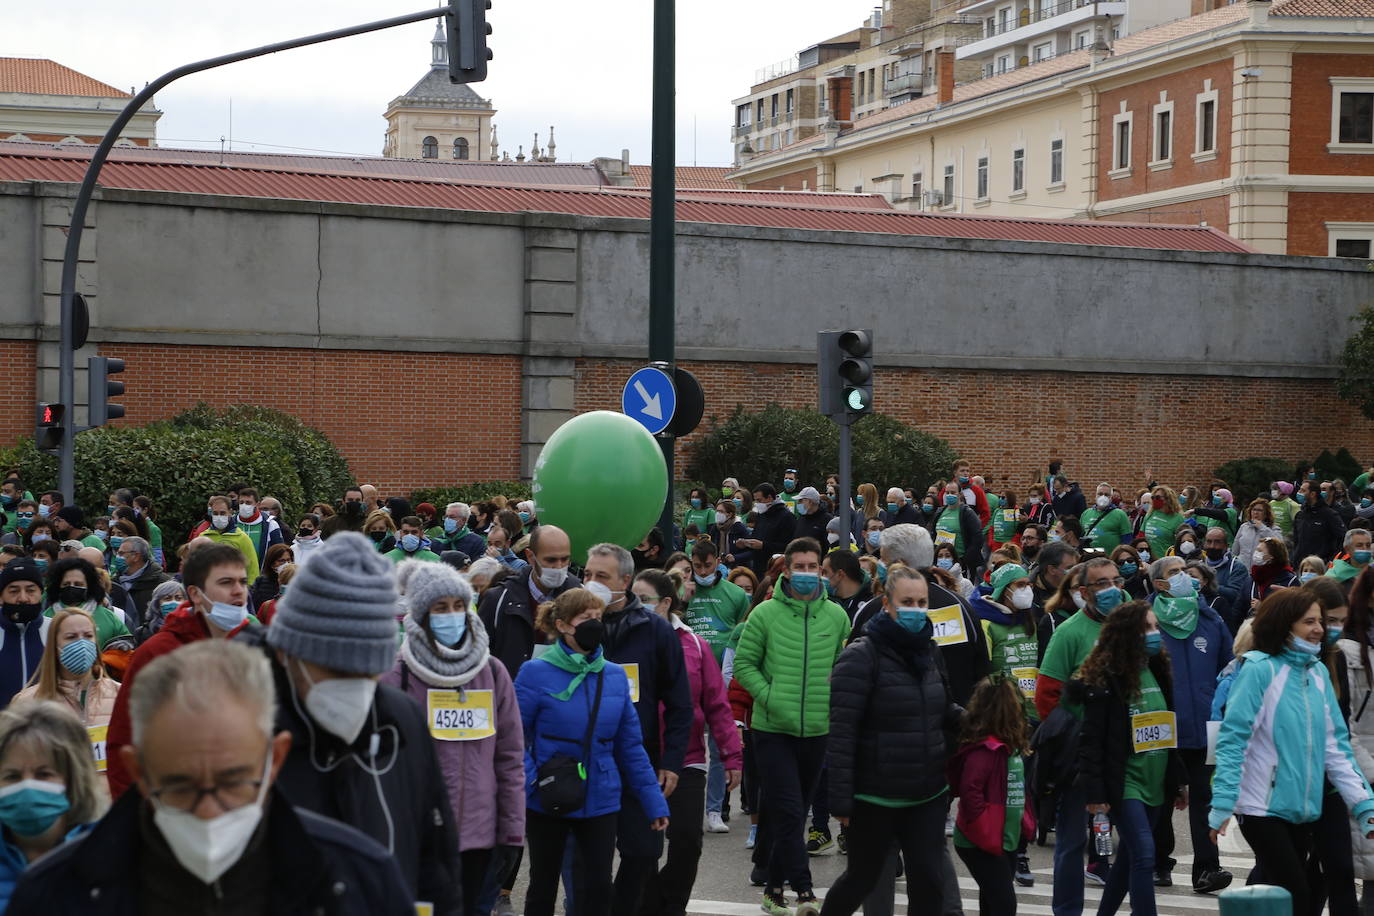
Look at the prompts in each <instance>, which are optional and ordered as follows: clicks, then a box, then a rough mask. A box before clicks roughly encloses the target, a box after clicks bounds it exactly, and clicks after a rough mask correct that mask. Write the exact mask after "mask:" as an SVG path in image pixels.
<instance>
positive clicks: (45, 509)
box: [38, 503, 52, 518]
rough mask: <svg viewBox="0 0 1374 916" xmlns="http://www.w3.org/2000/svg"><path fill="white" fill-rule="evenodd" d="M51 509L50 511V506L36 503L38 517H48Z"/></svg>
mask: <svg viewBox="0 0 1374 916" xmlns="http://www.w3.org/2000/svg"><path fill="white" fill-rule="evenodd" d="M51 511H52V506H45V505H43V504H42V503H39V505H38V515H39V517H40V518H47V517H48V513H49V512H51Z"/></svg>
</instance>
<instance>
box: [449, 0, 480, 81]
mask: <svg viewBox="0 0 1374 916" xmlns="http://www.w3.org/2000/svg"><path fill="white" fill-rule="evenodd" d="M489 9H491V0H448V13H447V14H446V15H445V16H444V25H445V26H446V27H447V28H448V79H449V82H451V83H480V82H482V80H484V79H486V78H487V61H489V60H491V49H489V48H488V47H487V36H488V35H490V34H491V26H489V25H487V10H489Z"/></svg>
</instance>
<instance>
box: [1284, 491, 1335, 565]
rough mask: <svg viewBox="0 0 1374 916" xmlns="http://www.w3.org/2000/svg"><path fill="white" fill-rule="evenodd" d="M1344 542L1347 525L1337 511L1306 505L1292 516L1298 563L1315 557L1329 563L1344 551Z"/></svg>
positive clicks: (1319, 504) (1309, 503)
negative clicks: (1342, 547) (1342, 546)
mask: <svg viewBox="0 0 1374 916" xmlns="http://www.w3.org/2000/svg"><path fill="white" fill-rule="evenodd" d="M1344 538H1345V522H1343V521H1341V517H1340V515H1339V514H1337V512H1336V510H1335V509H1332V508H1331V507H1330V506H1328V505H1327V504H1326V503H1324V502H1322V503H1314V502H1312V501H1311V500H1310V499H1309V500H1308V502H1307V504H1306V505H1304V506H1303V507H1302V508H1301V509H1299V510H1298V512H1297V514H1296V515H1294V516H1293V553H1292V556H1294V557H1296V558H1297V559H1296V560H1295V562H1298V561H1301V560H1303V559H1306V558H1307V557H1310V556H1312V555H1313V554H1315V555H1317V556H1319V557H1321V558H1322V560H1323V561H1325V562H1327V563H1330V562H1331V559H1332V558H1333V557H1334V556H1336V553H1337V551H1339V550H1340V549H1341V544H1342V543H1343V541H1344Z"/></svg>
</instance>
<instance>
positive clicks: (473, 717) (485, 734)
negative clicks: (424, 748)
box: [426, 690, 496, 741]
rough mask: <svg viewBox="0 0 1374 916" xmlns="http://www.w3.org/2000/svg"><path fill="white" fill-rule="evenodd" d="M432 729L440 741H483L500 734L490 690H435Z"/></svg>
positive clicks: (431, 698)
mask: <svg viewBox="0 0 1374 916" xmlns="http://www.w3.org/2000/svg"><path fill="white" fill-rule="evenodd" d="M426 705H427V708H428V710H429V733H430V735H432V736H433V737H434V738H435V740H438V741H480V740H482V739H483V738H490V737H491V736H492V735H494V734H496V716H495V714H494V712H493V709H492V692H491V691H490V690H468V691H464V693H462V694H460V693H459V692H458V691H457V690H431V691H429V695H428V699H427V701H426Z"/></svg>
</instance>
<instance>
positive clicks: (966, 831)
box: [945, 737, 1035, 856]
mask: <svg viewBox="0 0 1374 916" xmlns="http://www.w3.org/2000/svg"><path fill="white" fill-rule="evenodd" d="M1011 753H1012V750H1011V748H1010V747H1009V746H1008V745H1005V744H1003V743H1002V742H1001V741H998V740H997V739H996V738H992V737H988V738H984V739H983V740H982V741H980V742H979V743H977V744H965V745H964V746H963V747H961V748H959V751H958V753H956V754H955V755H954V756H953V757H951V758H950V760H949V764H948V766H947V767H946V771H945V775H946V776H947V777H948V779H949V784H950V787H951V788H952V790H953V792H954V794H955V795H956V796H958V798H959V808H958V811H957V812H956V813H955V815H954V826H956V827H958V828H959V832H960V833H962V834H963V835H964V836H965V837H966V838H967V839H968V841H969V842H970V843H972V844H973V845H974V846H977V847H978V848H979V849H981V850H983V851H984V852H986V853H988V854H989V855H994V856H1000V855H1002V854H1003V853H1004V850H1003V848H1002V840H1003V834H1004V833H1005V829H1006V822H1007V758H1008V757H1010V756H1011ZM1034 833H1035V817H1034V816H1033V815H1032V814H1031V811H1030V808H1029V807H1025V808H1023V809H1022V811H1021V835H1022V836H1031V835H1034Z"/></svg>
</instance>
